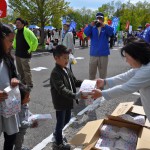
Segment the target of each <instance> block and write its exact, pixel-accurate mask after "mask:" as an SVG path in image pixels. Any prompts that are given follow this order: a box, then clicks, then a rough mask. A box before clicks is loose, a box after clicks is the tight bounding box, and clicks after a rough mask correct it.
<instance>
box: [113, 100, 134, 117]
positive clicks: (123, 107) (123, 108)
mask: <svg viewBox="0 0 150 150" xmlns="http://www.w3.org/2000/svg"><path fill="white" fill-rule="evenodd" d="M133 104H134V102H126V103H120V104H119V105H118V106H117V108H116V109H115V110H114V111H113V113H112V114H111V115H112V116H120V115H123V114H126V113H127V112H128V111H129V110H130V109H131V108H132V106H133Z"/></svg>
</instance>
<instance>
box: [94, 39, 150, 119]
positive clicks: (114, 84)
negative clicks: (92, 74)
mask: <svg viewBox="0 0 150 150" xmlns="http://www.w3.org/2000/svg"><path fill="white" fill-rule="evenodd" d="M121 55H122V56H123V57H125V59H126V62H127V63H128V64H129V65H130V66H131V67H132V69H130V70H129V71H127V72H125V73H122V74H119V75H116V76H114V77H111V78H106V79H97V87H98V88H102V87H104V85H108V87H109V89H106V90H102V91H101V90H99V89H95V90H93V92H92V93H91V94H92V98H94V99H96V98H98V97H101V96H103V97H104V98H105V99H106V100H110V99H114V98H117V97H120V96H124V95H127V94H131V93H133V92H136V91H139V92H140V95H141V102H142V105H143V108H144V111H145V113H146V115H147V117H148V120H149V121H150V100H149V97H150V45H149V44H148V43H146V42H145V41H144V40H140V39H134V40H132V41H129V43H127V44H126V45H125V46H124V47H123V48H122V49H121Z"/></svg>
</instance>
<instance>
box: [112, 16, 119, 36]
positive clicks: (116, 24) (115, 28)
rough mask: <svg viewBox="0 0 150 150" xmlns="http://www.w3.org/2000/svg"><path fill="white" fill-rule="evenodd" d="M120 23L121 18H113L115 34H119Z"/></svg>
mask: <svg viewBox="0 0 150 150" xmlns="http://www.w3.org/2000/svg"><path fill="white" fill-rule="evenodd" d="M119 22H120V20H119V18H117V17H113V19H112V25H111V26H112V27H113V28H114V34H115V33H116V32H117V29H118V26H119Z"/></svg>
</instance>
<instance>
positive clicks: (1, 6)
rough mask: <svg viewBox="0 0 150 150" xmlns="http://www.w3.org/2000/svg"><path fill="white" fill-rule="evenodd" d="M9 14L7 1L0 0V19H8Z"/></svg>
mask: <svg viewBox="0 0 150 150" xmlns="http://www.w3.org/2000/svg"><path fill="white" fill-rule="evenodd" d="M6 14H7V3H6V1H5V0H0V18H4V17H6Z"/></svg>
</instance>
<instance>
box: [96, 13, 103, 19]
mask: <svg viewBox="0 0 150 150" xmlns="http://www.w3.org/2000/svg"><path fill="white" fill-rule="evenodd" d="M98 17H101V18H104V14H103V13H101V12H98V13H97V14H96V18H98Z"/></svg>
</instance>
